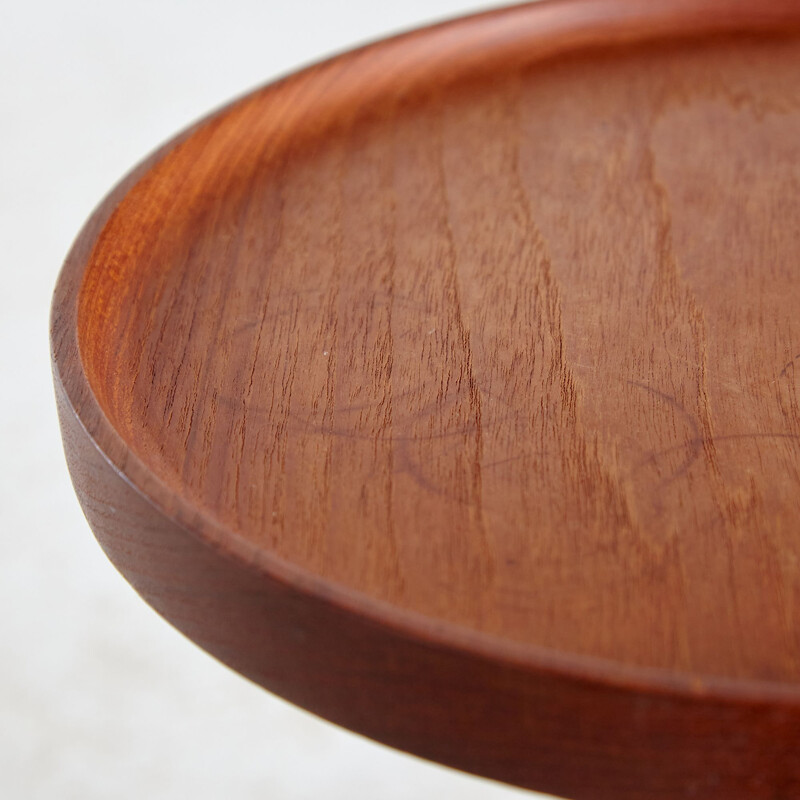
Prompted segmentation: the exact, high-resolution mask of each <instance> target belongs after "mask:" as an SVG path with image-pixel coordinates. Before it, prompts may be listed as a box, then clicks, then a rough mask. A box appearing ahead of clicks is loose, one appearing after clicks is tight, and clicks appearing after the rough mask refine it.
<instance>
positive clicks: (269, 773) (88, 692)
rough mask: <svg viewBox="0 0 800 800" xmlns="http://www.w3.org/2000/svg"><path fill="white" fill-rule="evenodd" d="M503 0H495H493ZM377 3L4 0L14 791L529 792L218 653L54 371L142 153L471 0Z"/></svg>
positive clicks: (2, 667) (0, 395)
mask: <svg viewBox="0 0 800 800" xmlns="http://www.w3.org/2000/svg"><path fill="white" fill-rule="evenodd" d="M490 5H498V3H486V2H484V3H483V7H487V6H490ZM476 7H477V6H476V4H473V3H469V2H466V3H465V2H458V0H424V2H421V1H416V0H415V1H413V2H412V1H411V0H403V2H394V3H386V2H383V3H382V2H380V0H373V1H372V2H350V3H349V4H348V3H342V2H336V3H334V2H331V1H330V0H328V1H327V2H318V1H316V0H314V1H312V0H295V1H294V2H275V1H274V0H262V2H246V0H229V1H228V2H226V3H210V2H199V1H197V0H195V2H177V0H158V1H157V2H153V1H152V0H147V1H146V2H145V1H144V0H139V2H136V3H123V2H110V1H109V0H106V1H105V2H85V1H84V2H79V1H76V0H71V1H65V2H55V1H54V2H32V1H31V0H28V2H24V3H23V2H13V3H12V2H10V0H9V2H4V3H3V4H2V5H0V145H2V146H1V147H0V258H2V261H1V262H0V276H2V283H0V389H2V391H0V431H1V434H0V435H1V438H0V493H2V494H1V495H0V609H1V610H0V797H2V798H4V799H5V800H16V798H25V800H29V799H30V800H35V799H36V798H48V800H51V799H52V798H58V799H59V800H60V799H62V798H63V799H65V800H69V799H70V798H80V800H94V798H104V799H105V798H111V799H113V800H126V799H127V798H131V799H133V798H136V800H140V799H141V798H148V800H149V799H151V798H176V799H177V798H194V799H195V800H201V799H203V798H225V799H226V800H228V799H230V800H236V799H237V798H243V799H249V798H276V799H277V800H284V799H286V800H289V798H292V799H296V798H329V799H330V800H334V799H335V798H356V799H358V798H369V800H372V798H375V800H384V799H386V800H389V799H391V798H451V797H452V798H464V799H465V800H469V799H470V798H475V799H477V798H485V799H486V800H489V799H490V798H496V800H501V799H502V798H512V797H518V798H525V797H527V798H532V797H533V795H532V794H530V793H521V792H517V791H515V790H511V789H508V788H505V787H501V786H499V785H497V784H492V783H489V782H486V781H479V780H477V779H474V778H470V777H467V776H464V775H461V774H459V773H456V772H453V771H450V770H446V769H443V768H441V767H437V766H434V765H430V764H427V763H424V762H422V761H419V760H417V759H414V758H411V757H409V756H405V755H401V754H399V753H395V752H393V751H390V750H388V749H386V748H384V747H381V746H379V745H375V744H372V743H370V742H368V741H366V740H364V739H361V738H360V737H357V736H354V735H352V734H350V733H347V732H345V731H342V730H339V729H337V728H335V727H333V726H331V725H329V724H327V723H324V722H321V721H319V720H317V719H316V718H314V717H312V716H310V715H308V714H306V713H304V712H301V711H298V710H297V709H295V708H293V707H291V706H289V705H287V704H286V703H284V702H282V701H280V700H278V699H276V698H274V697H272V696H271V695H269V694H267V693H266V692H264V691H262V690H261V689H258V688H256V687H254V686H252V685H250V684H248V683H247V682H246V681H244V680H243V679H241V678H239V677H238V676H237V675H235V674H234V673H232V672H230V671H228V670H227V669H226V668H224V667H222V666H220V665H219V664H217V663H216V662H214V661H213V660H212V659H211V658H210V657H208V656H206V655H205V654H204V653H202V652H201V651H200V650H199V649H197V648H196V647H195V646H194V645H192V644H190V643H189V642H187V641H185V640H184V639H183V638H182V637H181V636H180V635H179V634H177V633H176V632H175V631H173V630H172V629H171V628H169V626H168V625H167V624H166V623H165V622H163V621H162V620H161V619H160V618H158V617H157V616H156V615H155V613H153V612H152V611H151V610H150V609H149V608H147V607H146V606H145V604H144V603H143V602H142V601H141V600H139V599H138V597H136V595H135V594H134V593H133V591H132V590H131V589H130V588H129V587H128V586H127V584H125V583H124V581H123V580H122V578H121V577H120V576H118V575H117V574H116V573H115V572H114V570H113V568H112V567H111V566H110V564H109V563H108V562H107V561H106V560H105V558H104V556H103V555H102V553H101V551H100V549H99V548H98V547H97V545H96V544H95V543H94V541H93V539H92V537H91V535H90V532H89V529H88V527H87V525H86V523H85V522H84V520H83V517H82V516H81V513H80V510H79V508H78V504H77V501H76V500H75V497H74V495H73V493H72V488H71V486H70V484H69V480H68V476H67V472H66V468H65V465H64V460H63V455H62V451H61V444H60V438H59V434H58V429H57V423H56V413H55V408H54V403H53V397H52V388H51V384H50V372H49V356H48V340H47V328H48V324H47V315H48V306H49V300H50V293H51V291H52V288H53V285H54V283H55V280H56V274H57V272H58V269H59V267H60V264H61V261H62V259H63V258H64V255H65V254H66V252H67V249H68V247H69V245H70V242H71V240H72V238H73V237H74V236H75V234H76V233H77V232H78V230H79V228H80V226H81V224H82V223H83V221H84V220H85V219H86V217H87V216H88V215H89V213H90V211H91V210H92V208H93V206H94V205H95V204H96V203H97V202H99V200H100V199H101V198H102V196H103V195H104V194H105V192H106V191H107V190H108V189H109V188H110V187H111V186H112V185H113V184H114V183H115V182H116V181H117V180H118V179H119V178H120V177H121V176H122V174H123V173H124V172H126V171H127V170H128V169H129V168H130V167H131V166H132V165H133V164H134V163H136V162H137V161H139V160H140V159H141V158H142V157H143V156H144V155H145V154H146V153H148V152H149V151H150V150H151V149H152V148H153V147H155V146H156V145H157V144H159V143H160V142H162V141H164V140H165V139H167V138H168V137H169V136H171V135H172V134H173V133H175V132H176V131H178V130H180V129H181V128H183V127H185V126H186V125H187V124H188V123H189V122H191V121H192V120H194V119H196V118H197V117H199V116H201V115H203V114H205V113H206V112H207V111H209V110H210V109H212V108H214V107H216V106H218V105H220V104H221V103H223V102H224V101H226V100H227V99H228V98H230V97H231V96H235V95H238V94H240V93H241V92H243V91H244V90H245V89H248V88H251V87H253V86H255V85H257V84H259V83H262V82H264V81H266V80H268V79H270V78H272V77H274V76H276V75H278V74H280V73H284V72H286V71H288V70H291V69H293V68H295V67H297V66H299V65H302V64H304V63H307V62H309V61H312V60H317V59H319V58H320V57H322V56H324V55H327V54H330V53H332V52H334V51H338V50H341V49H344V48H347V47H350V46H352V45H354V44H357V43H360V42H363V41H364V40H367V39H373V38H376V37H379V36H382V35H384V34H387V33H389V32H393V31H396V30H398V29H402V28H408V27H412V26H415V25H418V24H420V23H422V22H428V21H431V20H434V19H439V18H442V17H446V16H452V15H455V14H460V13H462V12H466V11H469V10H472V9H474V8H476Z"/></svg>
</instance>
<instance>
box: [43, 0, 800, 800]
mask: <svg viewBox="0 0 800 800" xmlns="http://www.w3.org/2000/svg"><path fill="white" fill-rule="evenodd" d="M799 36H800V8H798V7H797V6H796V5H795V4H793V3H790V2H776V3H773V4H769V5H767V6H766V7H762V4H758V3H755V2H734V0H708V1H707V2H700V3H684V2H678V1H677V0H675V2H668V1H667V0H659V1H658V2H655V3H651V4H641V3H635V2H632V1H623V0H598V1H597V2H586V1H582V0H557V1H556V2H545V3H540V4H535V5H531V6H521V7H516V8H512V9H509V10H505V11H500V12H492V13H489V14H485V15H480V16H477V17H472V18H467V19H465V20H460V21H456V22H453V23H448V24H445V25H443V26H438V27H435V28H432V29H427V30H425V31H421V32H417V33H414V34H410V35H406V36H404V37H400V38H397V39H394V40H389V41H387V42H383V43H379V44H377V45H373V46H370V47H368V48H366V49H363V50H360V51H356V52H354V53H350V54H346V55H344V56H341V57H339V58H337V59H334V60H332V61H329V62H325V63H324V64H321V65H317V66H315V67H311V68H309V69H308V70H306V71H304V72H301V73H298V74H297V75H294V76H291V77H289V78H287V79H285V80H283V81H281V82H278V83H277V84H274V85H272V86H269V87H266V88H264V89H261V90H259V91H257V92H254V93H252V94H250V95H248V96H246V97H244V98H242V99H241V100H238V101H236V102H234V103H233V104H231V105H230V106H228V107H226V108H225V109H223V110H222V111H220V112H218V113H216V114H215V115H212V116H211V117H209V118H208V119H207V120H204V121H203V122H201V123H199V124H197V125H195V126H194V127H193V128H191V129H190V130H188V131H187V132H185V133H184V134H182V135H180V136H179V137H177V138H176V139H175V140H173V141H172V142H170V143H168V144H167V145H165V146H164V147H163V148H162V149H161V150H160V151H158V152H157V153H156V154H154V155H153V156H152V157H151V158H150V159H148V161H146V162H145V163H144V164H143V165H141V166H140V167H139V168H137V169H136V170H135V171H134V172H133V173H132V174H131V175H130V176H128V178H126V179H125V180H124V181H123V182H122V183H121V184H120V185H119V186H118V187H117V188H116V189H115V190H114V192H113V193H112V194H111V195H110V196H109V198H108V199H107V200H106V201H105V202H104V204H103V205H101V207H100V208H99V209H98V211H97V212H96V214H95V216H94V217H93V218H92V219H91V220H90V221H89V223H87V227H86V228H85V229H84V231H83V232H82V234H81V237H80V238H79V240H78V242H77V244H76V246H75V249H74V250H73V252H72V254H71V255H70V257H69V259H68V261H67V264H66V266H65V268H64V271H63V272H62V276H61V278H60V281H59V286H58V288H57V290H56V297H55V300H54V313H53V334H52V340H53V352H54V366H55V375H56V388H57V393H58V396H59V401H60V409H61V420H62V430H63V432H64V438H65V445H66V450H67V456H68V460H69V461H70V467H71V471H72V475H73V480H74V481H75V484H76V489H77V490H78V495H79V497H80V499H81V501H82V503H83V505H84V508H85V510H86V512H87V516H88V517H89V521H90V523H91V524H92V527H93V529H94V531H95V533H96V534H97V536H98V539H99V540H100V542H101V544H102V545H103V546H104V548H105V549H106V551H107V552H108V554H109V556H110V557H111V559H112V560H113V561H114V562H115V563H116V564H117V566H118V567H119V568H120V570H121V571H122V573H123V574H124V575H125V576H126V577H127V578H128V580H130V581H131V583H132V584H133V585H134V586H135V587H136V588H137V589H138V590H139V591H140V593H141V594H142V595H143V596H144V597H145V599H146V600H148V602H150V603H151V604H152V605H153V606H154V607H155V608H156V609H157V610H159V611H160V612H161V613H162V614H164V616H166V617H167V619H169V620H170V621H172V622H173V623H174V624H175V625H176V626H177V627H178V628H179V629H181V630H183V631H184V632H185V633H187V634H188V635H189V636H190V637H191V638H193V639H194V640H195V641H197V642H198V643H199V644H201V646H203V647H204V648H205V649H207V650H209V651H210V652H212V653H213V654H214V655H216V656H217V657H219V658H220V659H222V660H223V661H225V662H226V663H228V664H230V665H231V666H233V667H234V668H235V669H237V670H239V671H240V672H242V673H243V674H245V675H247V676H248V677H250V678H252V679H254V680H256V681H257V682H259V683H260V684H262V685H264V686H266V687H267V688H269V689H271V690H273V691H276V692H278V693H279V694H282V695H283V696H285V697H287V698H288V699H290V700H292V701H293V702H296V703H298V704H300V705H303V706H305V707H307V708H310V709H311V710H313V711H315V712H317V713H319V714H321V715H322V716H325V717H327V718H329V719H332V720H334V721H336V722H339V723H340V724H343V725H346V726H347V727H350V728H352V729H354V730H357V731H360V732H362V733H365V734H367V735H369V736H372V737H373V738H376V739H378V740H380V741H384V742H386V743H388V744H391V745H394V746H397V747H401V748H403V749H406V750H410V751H411V752H415V753H418V754H420V755H423V756H426V757H429V758H434V759H436V760H439V761H442V762H443V763H447V764H452V765H454V766H457V767H461V768H463V769H468V770H470V771H474V772H477V773H480V774H483V775H487V776H490V777H495V778H498V779H501V780H506V781H509V782H512V783H517V784H519V785H522V786H528V787H530V788H537V789H541V790H545V791H550V792H554V793H557V794H563V795H565V796H569V797H575V798H584V797H585V798H606V797H608V798H611V797H614V798H623V799H624V798H643V797H649V798H665V799H666V798H673V797H683V796H687V795H686V793H687V792H690V791H696V792H699V793H700V794H701V795H703V796H705V797H726V798H732V797H747V798H750V797H752V798H761V797H763V798H767V797H770V798H772V797H777V796H778V795H776V794H774V792H775V791H778V790H782V791H788V789H787V788H786V787H795V788H797V786H798V785H800V783H798V782H800V757H798V756H796V755H795V754H794V753H793V748H792V747H791V744H792V743H793V742H794V743H795V744H796V741H797V736H798V735H800V630H799V629H798V627H797V622H796V617H797V614H798V613H800V535H798V534H799V533H800V406H799V405H798V402H799V401H798V390H800V316H798V311H797V309H798V308H800V281H799V280H798V278H800V260H799V259H798V255H797V254H798V253H799V252H800V226H798V224H797V219H798V218H799V217H800V80H798V79H799V78H800V38H798V37H799ZM775 787H779V788H778V789H776V788H775ZM770 792H772V793H770Z"/></svg>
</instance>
